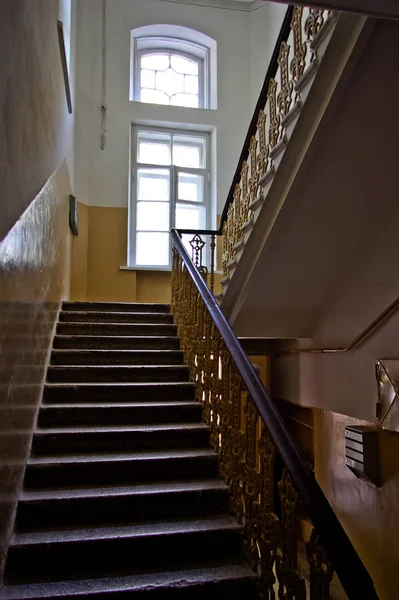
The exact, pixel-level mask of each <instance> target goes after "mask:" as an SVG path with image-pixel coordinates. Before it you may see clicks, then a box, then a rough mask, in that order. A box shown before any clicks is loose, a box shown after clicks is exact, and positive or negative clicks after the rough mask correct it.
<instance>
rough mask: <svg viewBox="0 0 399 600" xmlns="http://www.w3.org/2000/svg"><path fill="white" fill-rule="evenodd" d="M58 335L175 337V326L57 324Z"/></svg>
mask: <svg viewBox="0 0 399 600" xmlns="http://www.w3.org/2000/svg"><path fill="white" fill-rule="evenodd" d="M57 334H59V335H113V336H118V335H128V336H132V335H133V336H140V335H144V336H163V335H166V336H176V335H177V328H176V325H162V324H158V325H151V324H144V323H137V324H134V323H132V324H126V323H58V324H57Z"/></svg>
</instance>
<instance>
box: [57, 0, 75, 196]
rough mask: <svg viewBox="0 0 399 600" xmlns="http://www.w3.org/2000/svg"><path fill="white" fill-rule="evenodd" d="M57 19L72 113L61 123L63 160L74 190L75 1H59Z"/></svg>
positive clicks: (66, 115)
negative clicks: (65, 162)
mask: <svg viewBox="0 0 399 600" xmlns="http://www.w3.org/2000/svg"><path fill="white" fill-rule="evenodd" d="M58 19H59V20H60V21H62V23H63V29H64V41H65V53H66V59H67V65H68V74H69V86H70V90H71V98H72V107H73V112H72V114H71V115H69V114H68V113H67V112H66V113H65V118H64V121H63V138H64V144H65V158H66V161H67V165H68V172H69V178H70V182H71V188H72V190H74V187H75V186H74V179H75V139H74V138H75V135H74V134H75V130H74V120H75V109H76V106H75V75H76V26H77V0H59V5H58Z"/></svg>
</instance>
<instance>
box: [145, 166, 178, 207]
mask: <svg viewBox="0 0 399 600" xmlns="http://www.w3.org/2000/svg"><path fill="white" fill-rule="evenodd" d="M169 190H170V185H169V171H167V170H163V169H138V171H137V199H138V200H158V202H169Z"/></svg>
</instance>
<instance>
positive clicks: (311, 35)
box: [304, 8, 326, 61]
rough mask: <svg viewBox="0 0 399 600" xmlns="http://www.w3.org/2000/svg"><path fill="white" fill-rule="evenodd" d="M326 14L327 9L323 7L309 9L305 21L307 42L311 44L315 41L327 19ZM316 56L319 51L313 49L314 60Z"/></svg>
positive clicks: (312, 58)
mask: <svg viewBox="0 0 399 600" xmlns="http://www.w3.org/2000/svg"><path fill="white" fill-rule="evenodd" d="M325 16H326V11H325V10H323V9H321V8H310V9H309V15H308V17H307V19H306V21H305V27H304V30H305V34H306V37H307V43H308V44H309V45H311V43H312V42H313V41H314V39H315V38H316V36H317V34H318V33H319V31H320V29H321V28H322V27H323V25H324V21H325ZM316 56H317V53H316V52H315V51H313V52H312V57H311V60H312V61H313V60H314V59H315V58H316Z"/></svg>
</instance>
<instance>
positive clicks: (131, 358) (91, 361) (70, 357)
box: [51, 350, 183, 365]
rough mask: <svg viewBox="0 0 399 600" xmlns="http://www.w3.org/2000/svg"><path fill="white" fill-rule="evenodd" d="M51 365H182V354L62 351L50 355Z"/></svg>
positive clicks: (175, 352) (177, 352)
mask: <svg viewBox="0 0 399 600" xmlns="http://www.w3.org/2000/svg"><path fill="white" fill-rule="evenodd" d="M51 364H52V365H99V364H100V365H182V364H183V353H182V352H180V351H171V352H156V351H155V352H133V351H132V352H129V351H126V350H125V351H122V352H121V351H118V350H116V351H115V350H106V351H105V352H95V351H90V350H84V351H69V352H68V351H62V350H57V351H56V352H53V353H52V354H51Z"/></svg>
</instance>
